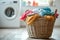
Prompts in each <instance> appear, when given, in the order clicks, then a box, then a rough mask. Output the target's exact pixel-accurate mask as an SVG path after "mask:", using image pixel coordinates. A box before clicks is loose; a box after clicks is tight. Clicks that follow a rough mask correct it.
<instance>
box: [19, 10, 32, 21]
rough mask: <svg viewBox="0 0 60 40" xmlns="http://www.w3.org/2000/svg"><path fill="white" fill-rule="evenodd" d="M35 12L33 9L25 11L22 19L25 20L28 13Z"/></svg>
mask: <svg viewBox="0 0 60 40" xmlns="http://www.w3.org/2000/svg"><path fill="white" fill-rule="evenodd" d="M32 13H33V12H32V11H31V10H26V11H25V13H23V15H22V16H21V17H20V20H23V21H24V20H25V19H26V17H27V15H28V14H32Z"/></svg>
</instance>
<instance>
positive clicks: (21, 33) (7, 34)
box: [0, 27, 60, 40]
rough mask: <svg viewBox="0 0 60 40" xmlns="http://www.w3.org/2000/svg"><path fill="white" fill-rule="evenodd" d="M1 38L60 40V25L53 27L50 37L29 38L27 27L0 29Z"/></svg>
mask: <svg viewBox="0 0 60 40" xmlns="http://www.w3.org/2000/svg"><path fill="white" fill-rule="evenodd" d="M0 40H60V27H58V28H54V29H53V33H52V36H51V38H49V39H34V38H29V36H28V32H27V30H26V28H20V29H0Z"/></svg>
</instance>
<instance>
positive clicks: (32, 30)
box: [26, 18, 55, 38]
mask: <svg viewBox="0 0 60 40" xmlns="http://www.w3.org/2000/svg"><path fill="white" fill-rule="evenodd" d="M54 22H55V20H53V21H49V20H46V19H45V18H38V19H37V20H35V21H34V23H33V24H32V25H27V26H26V28H27V31H28V34H29V37H31V38H49V37H50V36H51V35H52V32H53V26H54Z"/></svg>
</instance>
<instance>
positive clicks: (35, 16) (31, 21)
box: [26, 14, 40, 25]
mask: <svg viewBox="0 0 60 40" xmlns="http://www.w3.org/2000/svg"><path fill="white" fill-rule="evenodd" d="M38 17H40V16H39V15H38V14H35V15H32V16H30V17H29V16H28V17H27V19H26V22H27V24H28V25H31V24H32V23H33V22H34V21H35V20H36V19H37V18H38Z"/></svg>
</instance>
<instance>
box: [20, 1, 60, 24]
mask: <svg viewBox="0 0 60 40" xmlns="http://www.w3.org/2000/svg"><path fill="white" fill-rule="evenodd" d="M54 4H55V6H53V7H51V8H52V9H56V8H57V9H58V13H59V17H58V18H57V19H56V21H55V25H60V5H59V4H60V0H56V1H55V3H54ZM33 8H35V7H21V15H22V13H23V12H24V11H25V10H26V9H33ZM21 25H25V23H24V22H22V21H21Z"/></svg>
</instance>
